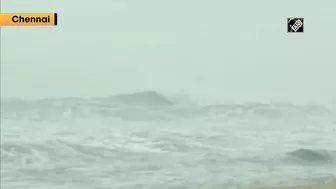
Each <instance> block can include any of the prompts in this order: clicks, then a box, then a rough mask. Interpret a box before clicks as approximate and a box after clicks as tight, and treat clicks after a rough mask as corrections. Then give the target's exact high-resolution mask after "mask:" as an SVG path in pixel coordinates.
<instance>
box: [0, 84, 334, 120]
mask: <svg viewBox="0 0 336 189" xmlns="http://www.w3.org/2000/svg"><path fill="white" fill-rule="evenodd" d="M181 101H187V100H186V97H183V98H182V99H180V101H179V100H177V99H176V98H173V97H171V98H169V97H167V96H165V95H163V94H161V93H158V92H156V91H145V92H138V93H132V94H119V95H114V96H110V97H101V98H89V99H80V98H59V99H43V100H35V101H25V100H7V101H2V103H1V110H2V118H11V119H30V120H37V121H38V120H51V121H56V120H61V119H71V118H87V117H92V116H95V117H96V116H99V117H115V118H120V119H124V120H136V121H141V120H146V121H148V120H169V119H185V118H200V117H209V116H211V117H212V118H213V117H226V118H246V117H263V118H269V119H278V118H280V119H283V118H287V117H290V118H294V117H295V118H297V117H305V116H306V117H307V116H309V117H312V116H315V117H316V116H317V117H319V116H328V115H334V113H333V112H332V110H330V109H328V108H327V107H326V106H323V105H294V104H290V103H287V104H286V103H242V104H237V103H236V104H217V105H203V106H201V105H197V104H196V103H194V104H191V103H190V102H191V101H189V102H187V103H183V102H181Z"/></svg>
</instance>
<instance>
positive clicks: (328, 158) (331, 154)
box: [285, 148, 336, 164]
mask: <svg viewBox="0 0 336 189" xmlns="http://www.w3.org/2000/svg"><path fill="white" fill-rule="evenodd" d="M285 159H286V160H287V161H290V162H295V163H298V162H299V163H313V164H316V163H331V164H333V163H336V151H330V150H313V149H305V148H300V149H297V150H294V151H291V152H288V153H286V158H285Z"/></svg>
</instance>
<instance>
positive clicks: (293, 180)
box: [1, 91, 336, 189]
mask: <svg viewBox="0 0 336 189" xmlns="http://www.w3.org/2000/svg"><path fill="white" fill-rule="evenodd" d="M335 181H336V113H335V110H334V109H333V108H332V107H328V106H326V105H321V104H294V103H289V102H250V103H247V102H244V103H237V102H235V103H218V104H202V103H198V102H194V101H192V100H189V99H188V98H186V97H180V96H168V95H165V94H161V93H158V92H155V91H147V92H138V93H133V94H119V95H114V96H110V97H99V98H98V97H97V98H86V99H82V98H59V99H40V100H19V99H2V102H1V188H2V189H21V188H22V189H23V188H24V189H56V188H57V189H58V188H59V189H61V188H62V189H142V188H153V189H158V188H160V189H231V188H233V189H250V188H260V187H276V186H288V185H301V184H323V183H329V182H335Z"/></svg>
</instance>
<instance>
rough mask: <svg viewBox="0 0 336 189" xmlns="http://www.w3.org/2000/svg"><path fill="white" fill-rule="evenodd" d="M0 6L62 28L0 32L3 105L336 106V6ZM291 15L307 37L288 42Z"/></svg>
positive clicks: (23, 2)
mask: <svg viewBox="0 0 336 189" xmlns="http://www.w3.org/2000/svg"><path fill="white" fill-rule="evenodd" d="M1 1H2V10H3V12H58V13H59V26H58V27H50V28H47V27H35V28H32V27H12V28H9V27H7V28H3V30H2V38H1V45H2V46H1V50H2V57H1V87H2V88H1V89H2V90H1V93H2V96H5V97H25V98H42V97H43V98H44V97H62V96H81V97H88V96H105V95H111V94H116V93H124V92H136V91H142V90H158V91H161V92H165V93H179V92H185V93H188V94H191V95H192V96H209V97H211V96H213V97H221V98H224V99H225V98H227V99H230V98H242V99H263V98H266V99H283V100H288V99H290V100H296V99H306V100H308V101H309V100H313V99H315V100H316V99H332V98H335V97H336V84H335V82H336V57H335V55H336V47H335V44H336V21H335V20H336V11H335V7H336V1H335V0H319V1H307V0H305V1H303V0H296V1H290V0H282V1H276V0H253V1H252V0H235V1H233V0H232V1H226V0H141V1H140V0H96V1H83V0H82V1H79V0H71V1H69V0H58V1H55V0H48V1H45V0H1ZM291 16H294V17H301V16H303V17H304V18H305V33H304V34H288V33H287V31H286V18H287V17H291Z"/></svg>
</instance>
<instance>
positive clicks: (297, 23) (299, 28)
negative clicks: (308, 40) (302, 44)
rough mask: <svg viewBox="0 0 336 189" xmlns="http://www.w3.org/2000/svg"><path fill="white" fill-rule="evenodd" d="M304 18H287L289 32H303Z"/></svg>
mask: <svg viewBox="0 0 336 189" xmlns="http://www.w3.org/2000/svg"><path fill="white" fill-rule="evenodd" d="M303 27H304V20H303V18H287V32H288V33H303Z"/></svg>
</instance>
